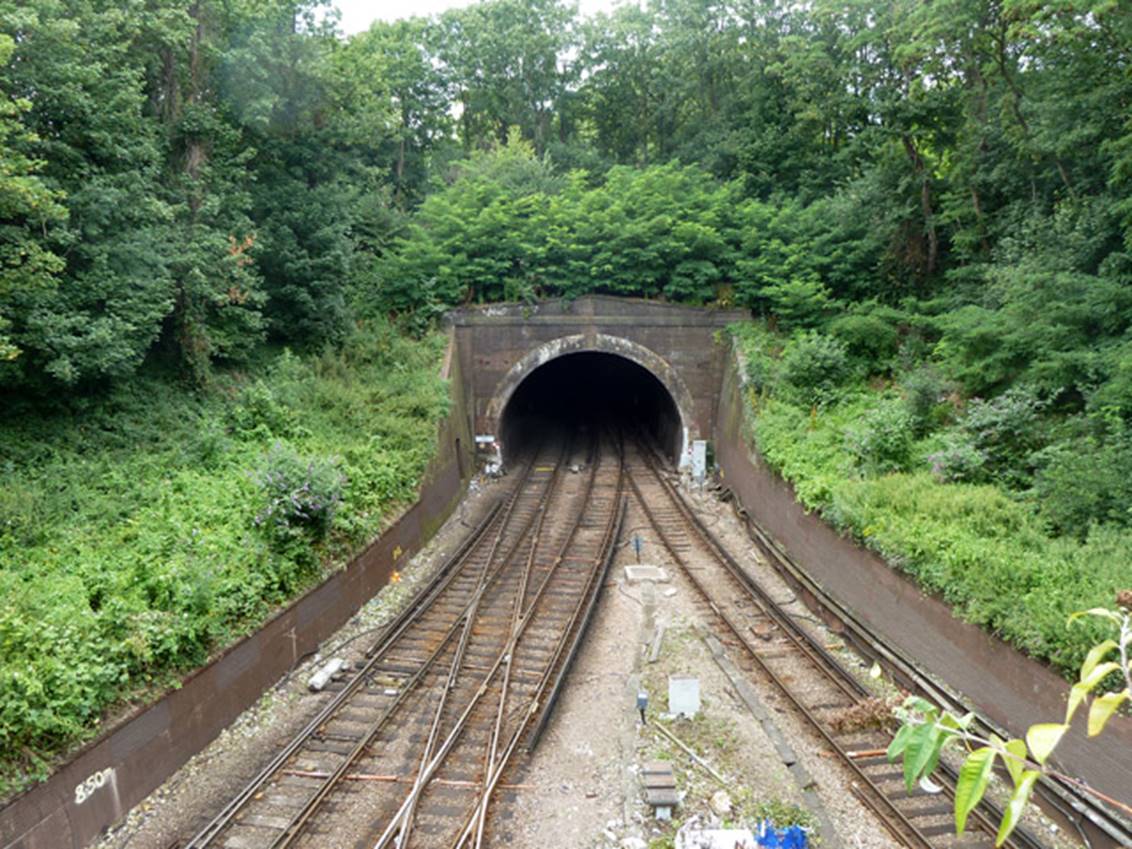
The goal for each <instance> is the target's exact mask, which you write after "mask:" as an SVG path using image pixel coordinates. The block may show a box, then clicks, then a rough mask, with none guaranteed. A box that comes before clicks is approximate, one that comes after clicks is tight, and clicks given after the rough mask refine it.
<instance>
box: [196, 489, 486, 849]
mask: <svg viewBox="0 0 1132 849" xmlns="http://www.w3.org/2000/svg"><path fill="white" fill-rule="evenodd" d="M501 506H502V505H501V503H499V502H496V503H495V504H494V505H493V506H492V507H491V509H490V510H489V511H488V513H487V515H486V516H484V518H483V519H482V520H481V521H480V523H479V524H478V525H477V526H476V527H475V529H474V530H473V531H472V533H471V534H469V535H468V537H467V538H466V539H465V540H464V542H463V543H461V545H460V546H459V547H458V548H457V549H456V551H454V552H453V553H452V555H451V556H450V557H449V559H448V561H447V562H446V563H445V564H444V566H443V567H441V569H440V570H438V572H437V574H436V575H435V576H434V577H433V578H432V579H431V580H430V581H429V583H428V584H426V585H425V586H424V587H422V588H421V589H420V590H419V591H418V593H417V594H416V595H415V596H414V599H413V601H411V602H410V604H409V605H407V606H406V608H405V609H404V610H403V611H402V612H401V613H400V614H399V615H398V616H397V617H396V618H395V619H394V620H393V621H392V622H391V623H390V624H389V626H387V628H386V629H384V630H383V632H382V634H381V636H380V637H379V638H378V640H377V642H376V643H375V646H383V647H384V646H389V645H391V643H392V642H393V641H395V640H396V638H397V637H398V636H399V635H400V634H401V633H403V632H404V630H405V629H406V628H407V627H408V626H409V625H410V624H411V623H412V622H414V621H415V620H416V619H417V617H418V616H419V615H420V614H421V612H422V611H423V610H424V609H426V608H427V603H426V599H427V600H428V601H431V600H432V599H433V598H435V596H436V595H438V594H439V593H440V592H441V591H443V589H444V588H445V587H447V586H448V584H449V583H450V582H451V581H452V580H453V578H454V577H455V575H456V574H458V572H459V567H460V566H462V565H463V563H464V562H465V560H466V559H467V557H468V556H469V555H470V554H471V552H472V550H473V549H474V547H475V545H476V543H477V542H478V541H479V540H480V539H481V538H482V536H483V535H484V533H485V532H486V531H487V530H488V528H490V527H491V526H492V525H494V524H495V521H496V519H497V518H498V516H499V511H500V508H501ZM371 651H372V649H371ZM384 653H385V652H384V651H378V652H374V653H373V654H372V655H371V660H370V661H368V662H367V663H366V665H365V666H364V667H363V668H362V670H361V671H359V672H358V673H357V674H356V675H355V676H354V677H353V679H351V681H350V682H349V683H348V684H347V685H346V687H344V688H343V689H342V690H341V691H340V692H338V693H337V694H335V696H334V698H332V699H331V700H330V702H329V703H327V705H326V706H325V707H324V708H323V709H322V710H321V711H319V712H318V714H317V715H316V716H315V717H314V718H313V719H312V720H311V721H310V722H309V723H307V725H305V726H304V727H303V729H302V730H301V731H299V733H298V734H296V735H295V736H294V737H293V738H291V740H290V742H288V744H287V745H286V746H284V747H283V749H281V750H280V751H279V753H278V754H277V755H276V756H275V757H274V758H272V760H271V761H270V762H269V763H268V764H267V766H265V767H264V768H263V769H262V770H260V772H259V773H257V774H256V776H255V777H254V778H253V779H252V780H251V781H250V782H248V784H246V785H245V786H244V788H243V789H242V790H241V791H240V792H239V793H238V794H237V795H236V796H235V797H233V798H232V799H231V800H230V801H229V802H228V803H227V804H226V805H225V806H224V808H223V809H222V810H221V811H220V812H219V813H218V814H217V815H216V816H215V817H213V818H212V819H211V820H210V821H209V822H208V823H207V824H206V825H205V826H204V827H203V828H202V829H201V830H200V831H198V832H197V833H196V834H195V835H194V836H193V837H192V838H191V839H190V840H189V841H188V843H186V844H185V848H184V849H202V847H205V846H208V845H209V843H210V842H211V841H212V840H214V839H215V838H216V836H217V835H218V834H219V833H220V832H221V831H223V830H224V829H225V828H226V827H227V826H228V825H229V824H230V823H231V821H232V820H233V819H234V818H235V816H236V815H237V814H238V813H239V812H240V810H242V809H243V807H244V806H245V805H246V804H247V802H248V801H250V800H251V799H252V798H253V797H254V796H255V794H256V793H257V792H259V790H260V788H261V787H262V786H263V785H264V784H265V783H267V781H268V780H269V779H270V778H271V777H272V776H273V775H275V774H276V773H277V772H278V771H279V770H280V769H281V768H282V767H283V765H284V764H285V763H286V762H287V761H288V760H289V759H290V758H291V757H292V756H293V755H294V754H295V752H297V751H298V750H299V749H300V748H301V747H302V746H303V744H304V743H306V742H307V741H308V740H310V739H311V737H313V736H314V735H315V733H316V732H317V731H318V729H319V728H321V727H322V726H323V725H324V724H325V723H326V721H327V720H328V719H330V717H332V716H333V715H334V714H335V713H336V712H337V711H338V709H339V708H340V707H342V705H343V704H345V703H346V702H347V701H348V700H349V699H350V697H351V696H353V694H354V693H355V692H356V691H357V690H358V689H359V688H360V687H361V686H362V684H363V683H365V680H366V678H367V677H368V675H369V673H370V672H371V671H372V669H373V667H374V666H375V665H377V663H378V662H380V660H381V658H382V657H383V656H384Z"/></svg>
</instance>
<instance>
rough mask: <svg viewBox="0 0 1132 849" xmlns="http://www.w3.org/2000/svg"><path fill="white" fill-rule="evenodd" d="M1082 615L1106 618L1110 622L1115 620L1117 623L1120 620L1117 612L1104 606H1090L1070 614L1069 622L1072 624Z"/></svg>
mask: <svg viewBox="0 0 1132 849" xmlns="http://www.w3.org/2000/svg"><path fill="white" fill-rule="evenodd" d="M1083 616H1099V617H1100V618H1101V619H1108V620H1109V621H1110V622H1115V623H1116V624H1117V625H1119V624H1120V622H1121V620H1120V616H1119V614H1117V613H1115V612H1114V611H1112V610H1108V609H1106V608H1104V607H1091V608H1089V609H1088V610H1078V611H1077V612H1076V613H1072V614H1070V616H1069V624H1071V625H1072V624H1073V623H1074V622H1076V621H1077V620H1078V619H1080V618H1082V617H1083Z"/></svg>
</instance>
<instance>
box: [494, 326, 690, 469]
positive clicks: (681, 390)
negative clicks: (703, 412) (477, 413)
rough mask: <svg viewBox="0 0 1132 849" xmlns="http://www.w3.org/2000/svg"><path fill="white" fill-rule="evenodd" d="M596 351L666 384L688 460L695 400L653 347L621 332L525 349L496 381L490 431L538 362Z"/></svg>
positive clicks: (682, 450) (562, 339)
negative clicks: (626, 337) (615, 357)
mask: <svg viewBox="0 0 1132 849" xmlns="http://www.w3.org/2000/svg"><path fill="white" fill-rule="evenodd" d="M587 351H590V352H598V353H603V354H612V355H614V356H617V357H621V358H623V359H626V360H629V361H631V362H633V363H636V364H637V365H638V366H640V367H641V368H643V369H645V371H647V372H649V373H650V374H651V375H652V376H653V377H655V378H656V379H657V380H658V381H659V382H660V385H661V386H663V387H664V388H665V390H666V391H667V392H668V394H669V396H670V397H671V398H672V402H673V404H674V405H675V407H676V413H677V415H679V416H680V429H681V444H680V455H679V456H680V465H681V466H683V465H685V463H686V462H688V457H689V453H688V452H689V450H690V445H691V440H693V439H699V438H700V434H699V432H698V428H697V427H696V424H695V417H694V410H695V406H694V402H693V400H692V393H691V392H689V391H688V387H687V386H686V385H685V384H684V381H683V380H682V379H681V377H680V375H679V374H678V373H677V371H676V369H675V368H674V367H673V366H672V364H671V363H669V362H668V361H667V360H666V359H664V357H662V356H660V355H659V354H657V353H656V352H655V351H653V350H651V349H649V348H646V347H645V346H644V345H640V344H638V343H636V342H633V341H631V340H629V339H625V338H624V337H622V336H610V335H608V334H605V333H596V334H590V333H587V334H577V335H574V336H563V337H560V338H558V339H552V340H551V341H549V342H545V343H543V344H542V345H539V346H538V347H537V348H534V349H533V350H531V351H528V352H527V353H526V354H525V355H524V356H523V357H522V358H521V359H519V361H518V362H516V363H515V364H514V365H513V366H512V367H511V368H510V369H509V370H508V372H507V374H505V375H504V376H503V378H502V379H501V380H500V381H499V384H498V385H497V386H496V389H495V393H494V394H493V395H492V398H491V401H490V402H489V403H488V406H487V420H488V423H489V426H490V428H491V429H492V430H493V431H496V432H497V431H498V429H499V426H500V424H501V423H502V421H503V412H504V410H506V409H507V404H508V403H509V402H510V400H511V396H512V395H514V394H515V390H516V389H518V388H519V384H521V383H522V382H523V381H524V380H526V379H527V377H529V376H530V374H531V373H532V372H533V371H535V370H536V369H537V368H539V367H540V366H543V365H545V364H546V363H548V362H550V361H551V360H554V359H557V358H558V357H562V356H566V355H567V354H578V353H583V352H587Z"/></svg>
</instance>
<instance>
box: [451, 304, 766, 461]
mask: <svg viewBox="0 0 1132 849" xmlns="http://www.w3.org/2000/svg"><path fill="white" fill-rule="evenodd" d="M746 317H747V316H746V313H743V312H741V311H738V310H722V309H710V308H703V307H688V306H681V305H676V304H666V303H660V302H656V301H642V300H635V299H629V298H615V297H607V296H601V295H587V296H585V297H582V298H578V299H577V300H573V301H568V300H555V301H545V302H541V303H538V304H534V305H522V304H504V305H491V306H485V307H470V308H464V309H460V310H456V311H454V312H453V313H451V314H450V315H449V320H450V322H451V324H452V326H453V328H454V331H455V334H456V344H457V350H458V351H459V356H460V359H461V366H462V370H463V373H464V376H465V379H466V381H467V384H466V386H465V391H466V393H467V396H468V398H469V401H470V409H471V414H472V420H471V421H470V422H469V424H470V426H471V427H472V428H473V429H474V431H475V433H476V435H477V440H478V441H479V442H480V445H481V446H484V445H488V446H492V445H494V442H488V440H489V439H490V440H493V441H494V440H497V439H499V438H500V430H501V424H502V421H501V420H502V416H503V412H504V409H505V407H506V405H507V402H508V400H509V399H510V397H511V395H512V394H513V393H514V391H515V389H516V388H517V387H518V385H519V384H520V383H522V381H523V380H524V379H525V378H526V377H527V376H528V375H529V374H530V373H531V372H532V371H534V370H535V369H536V368H538V367H539V366H540V365H543V364H545V363H546V362H548V361H550V360H551V359H554V358H556V357H560V356H565V355H568V354H571V353H580V352H603V353H609V354H615V355H618V356H622V357H624V358H625V359H628V360H630V361H632V362H635V363H637V365H640V366H642V367H643V368H645V369H647V370H648V371H649V372H650V373H651V374H652V375H653V376H654V377H656V378H657V380H658V381H660V382H661V383H662V384H663V385H664V386H665V388H666V389H667V390H668V392H669V394H670V395H671V396H672V399H673V401H674V402H675V403H676V406H677V408H678V410H679V413H680V418H681V420H682V421H681V424H682V426H683V428H684V431H685V432H684V441H685V445H690V441H691V440H694V439H707V438H710V436H711V434H712V433H713V431H714V429H715V416H716V407H717V400H718V397H719V387H720V383H721V381H722V378H723V369H724V365H725V361H726V350H727V346H726V345H725V344H722V343H721V342H720V340H719V338H718V336H719V331H720V330H722V329H723V328H724V327H726V326H727V325H728V324H731V323H733V322H735V321H741V320H743V319H744V318H746Z"/></svg>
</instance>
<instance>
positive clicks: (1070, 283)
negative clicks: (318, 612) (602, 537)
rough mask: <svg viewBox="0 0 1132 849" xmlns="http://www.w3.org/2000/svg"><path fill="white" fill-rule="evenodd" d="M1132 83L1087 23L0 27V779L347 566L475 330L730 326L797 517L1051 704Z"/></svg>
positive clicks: (127, 8)
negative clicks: (668, 312)
mask: <svg viewBox="0 0 1132 849" xmlns="http://www.w3.org/2000/svg"><path fill="white" fill-rule="evenodd" d="M1130 48H1132V7H1130V6H1129V4H1127V3H1116V2H1112V1H1111V0H1096V1H1095V2H1089V0H1086V1H1085V2H1081V3H1067V2H1056V3H1042V2H1033V1H1032V0H1005V2H1001V3H991V2H987V0H943V1H942V2H935V3H923V2H919V0H896V2H878V0H850V2H844V1H843V0H815V1H814V2H811V3H802V4H799V3H786V2H782V1H781V0H749V2H747V0H744V2H738V1H737V0H664V2H660V0H654V1H653V2H649V3H647V4H645V5H644V7H641V6H640V5H638V4H632V3H630V4H625V5H623V6H619V7H618V8H616V9H615V10H614V11H612V12H611V13H609V14H598V15H595V16H593V17H591V18H583V17H581V16H580V15H579V14H578V12H577V9H576V7H574V6H572V5H569V4H568V3H566V2H564V0H485V2H480V3H477V4H474V5H470V6H466V7H464V8H459V9H452V10H449V11H447V12H445V13H444V14H441V15H438V16H434V17H430V18H414V19H411V20H407V21H398V22H394V23H382V22H379V23H375V24H374V25H373V26H372V27H371V28H370V29H369V30H368V31H366V32H363V33H359V34H357V35H354V36H351V37H349V38H345V37H343V36H342V35H341V34H340V33H338V32H337V31H336V29H335V18H334V15H333V14H332V13H330V14H328V9H327V8H326V6H325V5H323V4H322V3H321V2H320V0H235V2H228V3H220V2H217V0H195V2H192V3H181V2H174V0H152V2H149V3H144V4H143V3H139V2H136V0H126V2H125V3H121V2H120V3H110V2H107V0H16V2H13V0H0V392H3V393H4V396H3V423H2V424H0V427H3V429H4V433H3V434H2V436H3V437H4V444H3V445H2V446H0V452H2V453H0V458H3V459H2V462H3V463H4V464H5V465H4V466H3V468H4V474H5V481H4V483H5V486H4V488H3V492H2V494H0V535H2V536H0V543H2V550H0V588H2V589H3V590H4V592H5V596H4V597H5V605H4V607H3V609H2V610H0V641H2V646H3V649H4V651H3V653H2V654H0V663H2V664H4V665H3V670H4V672H3V674H4V675H5V676H7V677H6V678H5V679H4V680H3V681H0V684H2V685H3V686H2V688H0V700H2V701H0V735H3V736H2V737H0V745H2V746H3V751H4V756H3V759H4V760H5V762H6V763H9V764H16V763H17V762H18V761H19V760H20V759H25V760H28V761H30V760H33V759H35V758H40V757H42V756H46V754H47V753H49V752H52V751H57V750H58V748H59V747H60V746H62V745H64V744H65V743H66V742H67V741H70V740H73V739H76V738H77V737H78V736H81V734H83V733H85V729H89V728H90V723H91V722H92V721H93V719H94V718H95V717H96V716H97V715H98V713H99V711H100V710H102V708H103V707H104V706H105V705H107V704H109V703H111V702H113V701H114V699H115V698H120V697H122V696H123V695H124V694H126V693H128V692H134V691H135V690H133V689H131V688H134V687H136V686H137V685H138V684H139V682H141V683H142V684H144V683H145V682H146V681H147V679H149V680H150V681H152V682H153V683H154V684H158V683H160V682H161V681H163V680H165V679H164V678H163V676H165V675H167V674H168V672H169V670H173V669H183V668H186V667H187V666H189V665H191V664H192V663H195V662H197V661H199V660H200V659H201V658H203V657H204V656H205V655H206V654H207V652H208V651H210V650H211V649H212V648H213V647H214V646H216V645H219V644H221V643H222V642H223V641H224V640H226V639H228V638H229V637H230V636H231V635H232V634H235V633H237V632H239V631H240V630H242V629H244V628H246V627H247V626H248V624H249V623H251V622H253V621H256V619H257V618H258V617H261V616H262V613H263V611H264V610H266V609H267V608H268V607H269V606H270V605H272V604H274V603H276V602H278V601H281V600H282V599H284V598H286V597H288V596H290V595H291V594H293V593H294V592H295V591H296V590H297V588H299V587H300V586H303V585H304V584H305V583H306V582H308V581H309V580H311V579H312V578H313V576H314V575H315V574H317V573H318V563H319V561H320V559H324V558H327V557H329V558H341V557H344V556H345V555H346V553H347V552H348V551H349V550H351V547H352V546H353V545H356V544H357V543H358V542H359V541H361V540H362V539H364V538H365V537H366V536H367V535H368V534H369V533H372V531H373V530H374V529H375V528H376V527H377V526H378V522H379V521H380V514H381V513H382V512H383V510H386V509H387V508H388V505H390V504H392V503H394V502H396V501H397V500H399V499H401V498H404V497H406V496H407V494H408V493H409V492H411V489H412V482H413V481H414V480H415V478H416V476H417V474H418V473H419V469H420V465H421V463H422V462H423V456H424V454H423V452H425V450H426V449H425V445H426V443H427V442H428V440H429V439H431V428H424V427H423V424H424V423H425V422H431V421H432V420H433V419H434V418H435V415H436V413H437V411H438V410H439V408H440V405H441V403H442V402H441V395H440V394H439V390H437V393H436V394H434V393H433V392H432V390H431V389H425V388H424V387H425V384H427V382H428V381H427V380H425V378H423V377H421V378H420V382H417V378H414V377H413V375H423V374H424V373H425V372H426V371H428V369H424V367H423V366H422V365H421V363H422V362H423V361H422V360H419V359H417V358H418V357H425V359H428V357H427V356H426V353H427V352H430V351H432V350H433V348H432V347H431V346H432V344H433V343H431V342H429V341H427V340H428V339H429V338H430V337H429V333H430V331H431V328H432V327H433V325H434V322H435V319H436V317H437V316H438V315H439V314H440V313H441V312H443V311H444V310H445V309H447V308H448V307H450V306H453V305H456V304H460V303H464V302H470V301H492V300H499V299H510V300H531V299H536V298H540V297H545V296H549V295H561V296H565V297H575V296H578V295H580V294H583V293H586V292H606V293H613V294H620V295H629V296H640V297H649V298H658V299H665V300H679V301H685V302H690V303H704V304H720V305H732V306H741V307H744V308H748V309H750V310H751V311H752V312H753V313H754V314H756V315H757V316H758V317H759V319H760V320H761V321H763V322H764V323H765V325H763V326H765V327H766V328H769V329H768V330H752V331H749V332H748V333H747V336H746V337H745V344H746V345H747V347H748V354H749V372H748V375H747V376H748V378H749V380H750V382H751V385H752V386H753V387H754V388H755V390H756V395H757V396H758V398H759V401H758V404H759V407H758V425H757V435H758V439H759V440H760V444H762V445H763V446H764V450H765V451H766V453H767V455H768V457H770V458H771V460H772V462H774V463H775V464H776V465H777V466H778V467H779V468H780V469H781V470H782V471H783V473H784V474H786V475H787V476H788V477H790V478H791V479H792V480H794V481H795V483H796V485H797V487H798V492H799V495H800V497H801V498H802V499H803V500H804V501H805V503H806V504H807V505H809V506H811V507H813V508H816V509H820V510H821V511H822V512H823V513H824V514H825V515H827V516H828V517H829V518H830V519H831V521H833V522H835V523H836V524H838V525H839V526H840V527H844V528H846V529H849V530H851V531H852V532H853V533H855V534H857V535H858V536H859V537H860V538H861V539H863V540H865V541H866V542H867V543H868V544H869V545H871V546H873V547H874V548H876V549H877V550H878V551H881V552H882V553H884V554H885V555H886V556H888V557H889V559H890V560H892V561H893V562H894V563H896V564H897V565H898V566H899V567H900V568H904V569H907V570H909V571H910V572H912V573H914V574H916V575H917V577H918V578H919V579H920V580H921V581H922V582H923V583H924V585H925V586H926V587H928V588H930V589H931V590H933V591H935V592H938V593H940V594H941V595H942V596H943V597H944V598H946V599H948V600H949V601H951V602H953V603H954V604H955V605H956V607H957V609H958V610H959V611H960V613H961V614H962V615H964V616H966V617H968V618H970V619H972V620H973V621H977V622H980V623H983V624H985V625H987V626H988V627H990V628H992V629H994V630H996V631H998V632H999V633H1002V634H1003V635H1005V636H1007V637H1008V638H1010V639H1012V640H1014V641H1015V642H1016V643H1017V644H1018V645H1020V646H1022V647H1023V648H1025V649H1026V650H1028V651H1030V652H1031V653H1033V654H1034V655H1036V656H1038V657H1043V658H1047V659H1049V660H1050V661H1051V662H1052V663H1054V664H1055V665H1057V666H1058V667H1059V668H1061V669H1063V670H1070V669H1072V668H1075V666H1076V665H1077V661H1078V660H1079V657H1080V653H1081V651H1082V648H1083V647H1084V646H1085V645H1086V644H1087V643H1088V639H1089V638H1088V636H1087V635H1085V634H1084V633H1082V634H1080V635H1076V634H1070V635H1067V634H1066V633H1064V630H1063V628H1061V625H1060V624H1059V623H1061V621H1062V619H1063V618H1064V614H1065V613H1066V612H1067V611H1068V610H1070V609H1075V608H1079V607H1082V606H1086V605H1088V604H1092V603H1096V602H1098V601H1101V600H1104V599H1105V598H1107V597H1108V595H1109V594H1110V592H1111V590H1112V589H1113V588H1114V587H1115V586H1116V585H1118V584H1121V583H1123V584H1127V583H1129V582H1128V581H1127V574H1128V570H1129V568H1132V565H1130V564H1132V556H1130V552H1132V547H1130V545H1129V542H1130V538H1129V533H1130V531H1129V526H1130V525H1132V512H1130V510H1129V504H1130V503H1132V201H1130V200H1129V197H1130V194H1129V188H1130V186H1132V123H1130V122H1129V121H1128V120H1127V116H1128V115H1129V114H1132V77H1130V76H1129V75H1128V74H1127V72H1126V71H1127V56H1128V55H1129V50H1130ZM390 319H392V320H394V321H395V322H396V323H397V326H398V327H400V328H402V329H404V330H407V331H410V332H412V333H413V334H415V335H416V336H418V337H421V338H424V339H425V340H426V341H425V342H424V343H423V348H421V349H418V348H416V347H414V346H413V345H411V344H410V343H408V342H405V341H403V340H399V339H398V338H397V337H396V335H395V334H393V333H392V331H390V330H389V329H388V328H387V327H386V326H385V324H384V322H386V321H388V320H390ZM359 323H360V325H361V327H363V328H364V327H369V328H370V330H368V331H366V330H359ZM367 334H370V335H371V336H372V339H370V338H369V336H367ZM367 339H368V340H369V341H365V340H367ZM381 340H384V341H381ZM374 345H377V346H379V347H378V348H374V347H373V346H374ZM382 345H384V346H386V347H385V348H381V347H380V346H382ZM282 347H289V348H291V349H292V350H294V351H296V352H297V353H296V354H295V355H293V356H283V355H278V354H275V355H272V354H270V353H268V352H270V351H278V350H279V349H280V348H282ZM422 351H423V352H425V353H421V352H422ZM367 352H368V353H367ZM398 368H400V369H403V370H404V371H398ZM421 369H424V370H423V371H422V370H421ZM360 375H368V376H369V378H370V382H369V383H363V382H360V381H361V378H360V377H359V376H360ZM402 381H406V382H408V383H407V384H406V385H403V384H402ZM408 384H411V385H408ZM418 390H419V391H418ZM370 392H372V393H376V394H375V395H374V396H373V399H377V400H371V401H366V400H364V398H365V397H368V396H367V395H366V393H370ZM375 405H376V406H375ZM402 419H403V421H402ZM331 422H335V424H333V426H332V425H331ZM426 431H427V433H428V438H426V436H425V433H426ZM276 441H278V442H280V443H281V445H280V446H279V447H278V448H275V447H273V446H274V443H275V442H276ZM135 446H137V447H135ZM336 458H337V459H336ZM257 520H258V524H257ZM189 552H193V553H192V554H190V553H189ZM158 564H159V565H158ZM41 626H42V629H41ZM37 635H38V636H37ZM40 641H46V642H40ZM45 646H46V647H45ZM29 752H30V753H31V754H27V753H29Z"/></svg>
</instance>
